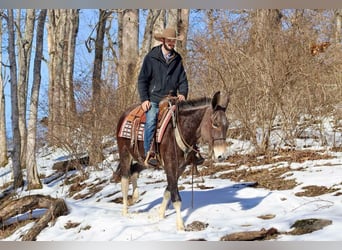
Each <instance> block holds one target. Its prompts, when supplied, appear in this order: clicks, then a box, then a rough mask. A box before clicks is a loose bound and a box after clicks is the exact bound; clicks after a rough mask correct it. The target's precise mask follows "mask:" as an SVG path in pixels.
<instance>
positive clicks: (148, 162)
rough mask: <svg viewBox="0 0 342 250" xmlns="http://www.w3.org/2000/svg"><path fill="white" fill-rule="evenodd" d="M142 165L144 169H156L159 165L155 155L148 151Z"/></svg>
mask: <svg viewBox="0 0 342 250" xmlns="http://www.w3.org/2000/svg"><path fill="white" fill-rule="evenodd" d="M144 164H145V166H146V167H148V168H151V167H152V168H153V167H157V166H158V165H159V161H158V160H157V158H156V154H155V153H154V152H152V151H148V152H147V155H146V158H145V161H144Z"/></svg>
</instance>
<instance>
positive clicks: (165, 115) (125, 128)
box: [119, 106, 176, 143]
mask: <svg viewBox="0 0 342 250" xmlns="http://www.w3.org/2000/svg"><path fill="white" fill-rule="evenodd" d="M138 108H139V109H140V106H139V107H137V108H135V109H133V110H132V111H131V112H130V113H129V114H128V115H127V117H126V118H125V120H124V121H123V123H122V126H121V129H120V132H119V136H120V137H123V138H127V139H132V137H133V136H132V135H134V134H135V131H133V130H134V129H136V130H137V133H136V135H137V139H138V140H139V141H143V140H144V128H145V122H146V115H145V113H143V115H142V116H139V115H137V114H138V112H137V109H138ZM175 108H176V107H175V106H172V107H171V109H166V110H165V111H164V112H162V114H160V115H159V116H158V125H157V132H156V138H157V142H158V143H159V142H161V139H162V138H163V135H164V132H165V129H166V127H167V124H168V123H169V121H170V119H171V117H172V113H173V112H174V110H175ZM159 119H161V120H159Z"/></svg>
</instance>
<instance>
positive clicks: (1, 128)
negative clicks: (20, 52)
mask: <svg viewBox="0 0 342 250" xmlns="http://www.w3.org/2000/svg"><path fill="white" fill-rule="evenodd" d="M0 48H2V18H1V17H0ZM0 62H2V50H0ZM5 110H6V109H5V94H4V82H3V78H2V65H0V167H4V166H6V165H7V163H8V156H7V136H6V114H5Z"/></svg>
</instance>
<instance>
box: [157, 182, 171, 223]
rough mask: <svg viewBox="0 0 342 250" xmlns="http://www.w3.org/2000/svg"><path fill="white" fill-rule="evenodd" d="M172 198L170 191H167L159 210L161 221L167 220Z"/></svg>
mask: <svg viewBox="0 0 342 250" xmlns="http://www.w3.org/2000/svg"><path fill="white" fill-rule="evenodd" d="M170 198H171V194H170V191H168V190H167V189H166V190H165V192H164V197H163V201H162V203H161V205H160V208H159V218H161V219H163V218H165V211H166V208H167V205H168V204H169V201H170Z"/></svg>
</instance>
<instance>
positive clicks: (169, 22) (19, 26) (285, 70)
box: [0, 9, 342, 190]
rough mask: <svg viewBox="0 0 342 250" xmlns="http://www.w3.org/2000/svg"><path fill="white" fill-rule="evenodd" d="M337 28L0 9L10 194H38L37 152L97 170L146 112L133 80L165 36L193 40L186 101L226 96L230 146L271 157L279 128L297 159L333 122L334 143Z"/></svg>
mask: <svg viewBox="0 0 342 250" xmlns="http://www.w3.org/2000/svg"><path fill="white" fill-rule="evenodd" d="M341 20H342V10H341V9H325V10H317V9H258V10H249V9H240V10H229V9H207V10H197V9H99V10H95V9H93V10H84V9H49V10H45V9H39V10H38V9H36V10H34V9H6V10H5V9H1V10H0V36H1V39H0V42H1V44H0V47H1V51H0V61H1V76H0V94H1V97H2V98H1V102H0V167H1V166H6V165H7V163H8V160H9V157H11V159H12V166H13V183H12V185H13V190H15V189H16V188H18V187H23V186H24V185H25V184H26V185H27V189H36V188H40V187H41V185H42V184H41V182H40V178H39V173H38V169H37V164H36V159H35V153H36V151H37V148H39V147H41V146H42V145H50V146H56V147H62V148H64V149H66V150H68V151H69V152H70V153H71V154H73V155H79V154H80V153H84V152H86V153H87V154H88V156H89V161H90V164H91V165H94V166H96V164H98V163H100V162H101V161H102V160H103V148H104V147H105V145H104V143H103V141H104V138H105V137H106V136H114V135H115V131H116V123H117V120H118V117H119V116H120V114H121V112H122V111H123V110H124V109H125V108H127V106H130V105H132V104H133V103H136V102H138V101H139V100H138V96H137V90H136V82H137V74H138V72H139V69H140V66H141V63H142V60H143V57H144V55H145V54H146V53H147V52H148V51H149V50H150V49H151V48H152V47H153V46H155V45H156V41H155V40H154V39H153V34H154V33H156V32H160V31H161V30H162V29H163V28H164V27H169V26H171V27H174V28H176V30H177V32H178V33H179V34H182V35H184V37H185V38H186V39H185V40H184V41H183V42H179V43H178V44H177V47H176V49H177V51H179V52H180V54H181V55H182V57H183V60H184V65H185V68H186V71H187V74H188V79H189V82H190V98H195V97H199V96H203V95H206V96H210V95H211V94H212V93H213V92H214V91H216V90H221V91H226V92H229V93H231V103H230V107H229V110H228V112H227V114H228V118H229V121H230V127H229V130H228V135H227V136H228V137H230V138H239V139H243V140H249V141H251V143H252V144H253V145H254V146H255V149H256V151H257V152H258V153H265V152H268V151H272V150H277V149H278V148H279V146H280V145H279V144H278V142H274V141H272V140H271V133H272V131H274V129H275V128H280V129H281V131H282V133H281V134H279V135H278V136H279V137H280V138H281V140H280V141H281V143H282V144H285V145H288V146H290V147H291V145H292V146H294V145H295V139H296V138H298V137H300V136H305V131H306V128H308V127H312V126H315V127H316V128H318V129H319V128H323V126H322V124H323V121H324V119H326V118H327V117H329V118H332V119H333V124H334V127H333V128H334V129H336V132H338V131H340V130H341V127H342V125H341V116H342V112H341V109H342V107H341V106H342V105H341V101H340V100H342V98H341V97H342V73H341V72H342V50H341V40H342V38H341V30H342V29H341V23H342V21H341ZM6 89H7V90H8V89H10V91H9V92H6ZM5 93H6V95H7V93H10V94H9V96H8V95H7V96H6V98H5ZM5 100H6V101H5ZM9 106H10V107H11V109H10V114H8V113H7V115H6V110H8V108H6V107H9ZM9 118H10V120H9ZM6 121H7V123H6ZM6 127H9V128H10V131H9V133H8V130H9V129H8V128H6ZM6 130H7V131H6ZM8 134H10V135H11V136H10V138H8V136H7V135H8ZM318 136H319V137H320V139H321V141H322V142H323V143H324V141H325V138H324V133H323V131H322V133H321V134H319V135H318ZM334 147H335V148H341V145H334ZM24 170H25V171H27V175H26V176H27V182H25V181H24V179H23V175H22V171H24Z"/></svg>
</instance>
